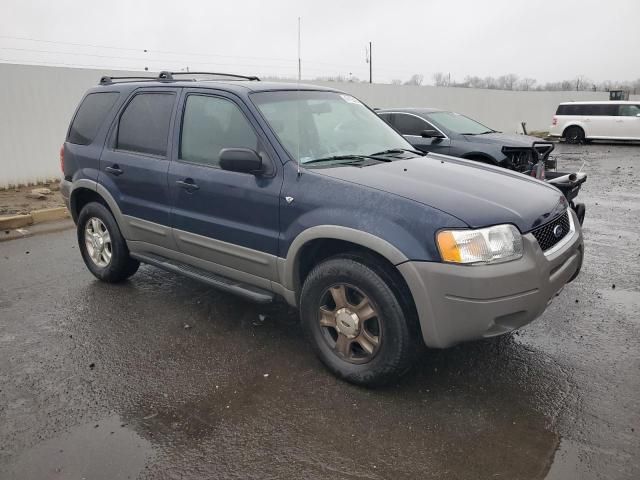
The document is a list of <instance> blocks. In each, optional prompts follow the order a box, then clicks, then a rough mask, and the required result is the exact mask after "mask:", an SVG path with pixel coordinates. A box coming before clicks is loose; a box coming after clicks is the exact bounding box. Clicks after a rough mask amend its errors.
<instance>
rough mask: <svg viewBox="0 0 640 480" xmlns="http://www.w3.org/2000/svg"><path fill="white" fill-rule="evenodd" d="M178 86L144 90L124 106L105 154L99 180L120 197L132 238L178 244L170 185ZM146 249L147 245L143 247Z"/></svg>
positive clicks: (127, 234) (125, 229) (124, 227)
mask: <svg viewBox="0 0 640 480" xmlns="http://www.w3.org/2000/svg"><path fill="white" fill-rule="evenodd" d="M177 97H178V89H171V88H162V89H144V90H141V91H140V92H138V93H136V94H135V95H133V96H132V97H131V98H130V99H129V101H128V102H127V103H126V104H125V106H124V108H123V109H122V111H121V112H120V113H119V115H118V117H117V121H116V122H115V124H114V125H113V126H112V130H111V132H110V135H109V138H110V140H109V142H108V144H107V146H106V148H104V150H103V151H102V156H101V157H100V180H99V183H100V184H101V185H102V186H104V187H105V188H106V189H107V190H108V191H109V193H110V194H111V196H112V197H113V198H114V199H115V201H116V203H117V204H118V207H119V208H120V211H121V212H122V214H123V218H122V219H119V220H120V221H121V223H122V225H121V228H122V230H123V233H124V235H125V238H126V239H127V240H129V241H139V242H142V246H144V244H145V243H147V244H154V245H159V246H162V247H166V248H172V247H173V245H174V244H173V241H172V237H171V231H170V226H169V212H170V209H171V202H170V198H169V188H168V184H167V172H168V170H169V156H170V146H171V144H170V141H169V136H170V135H169V132H170V131H171V123H172V118H173V114H174V108H175V105H176V103H177V102H176V99H177ZM142 250H144V248H142Z"/></svg>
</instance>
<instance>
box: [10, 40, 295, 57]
mask: <svg viewBox="0 0 640 480" xmlns="http://www.w3.org/2000/svg"><path fill="white" fill-rule="evenodd" d="M0 38H6V39H11V40H24V41H29V42H40V43H50V44H59V45H73V46H75V47H90V48H106V49H111V50H123V51H130V52H145V53H165V54H170V55H192V56H202V57H223V58H244V59H253V60H277V61H284V62H295V60H292V59H290V58H276V57H246V56H240V55H222V54H218V53H203V52H178V51H175V50H155V49H148V48H131V47H114V46H110V45H96V44H91V43H75V42H62V41H58V40H42V39H38V38H29V37H14V36H11V35H0Z"/></svg>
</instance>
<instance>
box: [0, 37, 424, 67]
mask: <svg viewBox="0 0 640 480" xmlns="http://www.w3.org/2000/svg"><path fill="white" fill-rule="evenodd" d="M0 38H4V39H11V40H21V41H29V42H39V43H47V44H54V45H72V46H76V47H89V48H104V49H111V50H120V51H129V52H138V53H141V52H144V53H148V54H151V55H153V54H158V53H160V54H167V55H180V56H185V55H189V56H196V57H209V58H211V57H220V58H231V59H247V60H262V61H270V60H274V61H280V62H291V63H292V64H294V65H292V67H293V68H296V65H295V64H297V62H298V61H297V59H291V58H279V57H249V56H241V55H222V54H218V53H203V52H188V51H182V52H180V51H174V50H154V49H144V48H132V47H116V46H111V45H98V44H91V43H77V42H64V41H58V40H44V39H38V38H31V37H17V36H11V35H0ZM5 48H9V47H5ZM14 49H15V50H18V48H14ZM23 51H29V50H28V49H23ZM31 51H38V50H37V49H33V50H31ZM41 52H42V53H62V54H70V55H87V56H94V57H98V58H115V59H122V58H124V59H126V60H129V59H135V60H140V61H149V59H148V58H146V57H145V58H144V59H143V58H140V57H117V56H108V55H99V54H90V53H83V54H80V53H75V52H57V51H45V50H41ZM167 61H173V60H170V59H167ZM180 63H193V64H200V65H206V64H209V63H205V62H203V63H198V62H193V61H188V60H185V59H180ZM211 63H212V64H213V63H214V62H211ZM309 63H311V64H314V65H326V66H328V67H332V68H335V69H338V68H343V69H347V70H349V71H351V70H352V69H353V67H354V65H353V64H341V63H332V62H322V61H317V60H308V59H307V60H305V64H309ZM215 64H216V65H239V66H241V65H245V66H253V65H251V64H222V63H217V62H215ZM256 66H259V65H256ZM283 68H288V67H283ZM317 70H320V69H317ZM376 71H380V72H388V73H396V74H401V73H415V71H413V70H405V69H404V68H402V67H401V68H394V67H392V66H387V67H383V68H379V67H376Z"/></svg>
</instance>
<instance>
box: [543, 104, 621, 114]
mask: <svg viewBox="0 0 640 480" xmlns="http://www.w3.org/2000/svg"><path fill="white" fill-rule="evenodd" d="M617 114H618V105H615V104H611V105H609V104H605V103H594V104H591V105H589V104H586V105H585V104H575V105H570V104H569V105H559V106H558V110H557V111H556V115H586V116H595V117H602V116H609V117H615V116H616V115H617Z"/></svg>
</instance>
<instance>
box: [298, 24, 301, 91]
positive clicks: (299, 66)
mask: <svg viewBox="0 0 640 480" xmlns="http://www.w3.org/2000/svg"><path fill="white" fill-rule="evenodd" d="M301 79H302V60H301V59H300V17H298V81H300V80H301Z"/></svg>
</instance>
